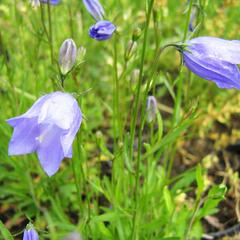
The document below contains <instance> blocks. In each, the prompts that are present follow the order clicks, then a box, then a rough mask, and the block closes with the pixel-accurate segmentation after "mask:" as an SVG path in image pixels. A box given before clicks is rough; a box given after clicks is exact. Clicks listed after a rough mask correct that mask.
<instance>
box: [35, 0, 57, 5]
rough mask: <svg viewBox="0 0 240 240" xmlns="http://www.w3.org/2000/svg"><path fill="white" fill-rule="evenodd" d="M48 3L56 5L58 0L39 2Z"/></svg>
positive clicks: (41, 0) (42, 0)
mask: <svg viewBox="0 0 240 240" xmlns="http://www.w3.org/2000/svg"><path fill="white" fill-rule="evenodd" d="M49 1H50V4H51V5H57V4H59V2H60V0H40V2H41V3H48V2H49Z"/></svg>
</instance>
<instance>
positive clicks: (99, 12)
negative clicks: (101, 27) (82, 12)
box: [83, 0, 104, 21]
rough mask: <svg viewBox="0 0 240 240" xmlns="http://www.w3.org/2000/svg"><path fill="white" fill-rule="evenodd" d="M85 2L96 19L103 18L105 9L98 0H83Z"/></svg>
mask: <svg viewBox="0 0 240 240" xmlns="http://www.w3.org/2000/svg"><path fill="white" fill-rule="evenodd" d="M83 3H84V5H85V7H86V9H87V10H88V12H89V13H90V14H91V15H92V16H93V17H94V18H95V20H96V21H99V20H102V19H103V15H104V9H103V7H102V5H101V4H100V2H99V1H98V0H83Z"/></svg>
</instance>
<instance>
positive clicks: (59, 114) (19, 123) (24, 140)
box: [7, 92, 82, 176]
mask: <svg viewBox="0 0 240 240" xmlns="http://www.w3.org/2000/svg"><path fill="white" fill-rule="evenodd" d="M81 121H82V113H81V110H80V108H79V106H78V103H77V101H76V99H75V98H74V97H73V96H72V95H70V94H68V93H63V92H53V93H50V94H47V95H44V96H42V97H41V98H39V99H38V100H37V101H36V102H35V103H34V104H33V106H32V107H31V108H30V109H29V110H28V111H27V112H26V113H24V114H23V115H21V116H18V117H14V118H11V119H8V120H7V122H8V124H9V125H11V126H12V127H14V132H13V136H12V139H11V141H10V143H9V147H8V154H9V155H22V154H28V153H32V152H36V153H37V155H38V158H39V161H40V164H41V166H42V168H43V169H44V171H45V172H46V173H47V175H49V176H52V175H53V174H55V173H56V172H57V171H58V169H59V166H60V163H61V161H62V160H63V158H64V157H67V158H71V157H72V143H73V140H74V138H75V135H76V133H77V131H78V129H79V127H80V125H81Z"/></svg>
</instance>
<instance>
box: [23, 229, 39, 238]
mask: <svg viewBox="0 0 240 240" xmlns="http://www.w3.org/2000/svg"><path fill="white" fill-rule="evenodd" d="M23 240H39V237H38V234H37V232H36V231H35V230H34V229H29V230H26V229H25V230H24V234H23Z"/></svg>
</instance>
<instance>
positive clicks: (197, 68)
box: [181, 37, 240, 89]
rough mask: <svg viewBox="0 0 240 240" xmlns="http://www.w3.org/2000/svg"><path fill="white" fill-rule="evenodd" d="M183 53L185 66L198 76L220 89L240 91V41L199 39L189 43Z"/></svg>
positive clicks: (213, 38) (210, 38) (212, 38)
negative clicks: (239, 66) (213, 83)
mask: <svg viewBox="0 0 240 240" xmlns="http://www.w3.org/2000/svg"><path fill="white" fill-rule="evenodd" d="M184 44H185V43H184ZM181 52H182V54H183V61H184V64H185V65H186V67H187V68H188V69H189V70H190V71H192V72H193V73H195V74H196V75H198V76H200V77H201V78H204V79H206V80H210V81H213V82H215V83H216V84H217V86H218V87H219V88H237V89H240V71H239V68H238V66H237V64H240V41H237V40H232V41H230V40H224V39H220V38H215V37H198V38H193V39H191V40H189V41H187V42H186V46H185V47H184V48H183V50H182V51H181Z"/></svg>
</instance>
